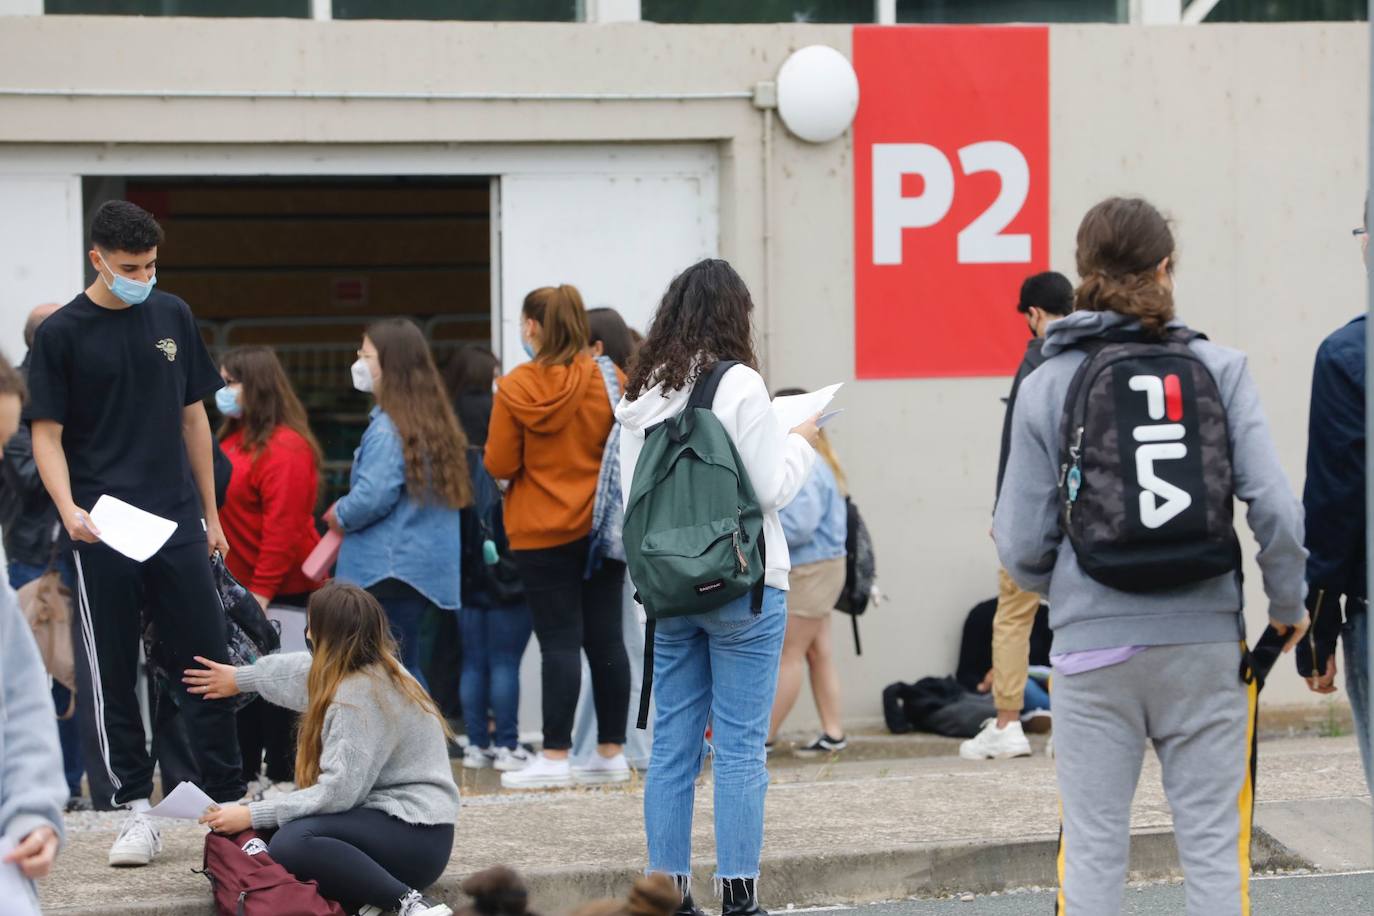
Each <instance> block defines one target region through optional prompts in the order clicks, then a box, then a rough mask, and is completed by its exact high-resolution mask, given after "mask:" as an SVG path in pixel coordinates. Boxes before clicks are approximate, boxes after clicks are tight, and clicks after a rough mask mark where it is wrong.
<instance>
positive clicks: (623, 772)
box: [572, 754, 630, 786]
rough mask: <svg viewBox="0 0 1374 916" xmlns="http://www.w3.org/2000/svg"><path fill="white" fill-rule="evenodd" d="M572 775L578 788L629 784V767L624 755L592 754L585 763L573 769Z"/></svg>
mask: <svg viewBox="0 0 1374 916" xmlns="http://www.w3.org/2000/svg"><path fill="white" fill-rule="evenodd" d="M572 774H573V779H574V780H575V781H576V782H577V784H578V785H579V786H605V785H610V784H612V783H617V782H629V781H630V765H629V764H628V763H626V762H625V755H624V754H616V755H615V756H614V757H602V756H601V755H600V754H593V755H592V756H591V759H590V760H588V761H587V762H586V763H584V764H581V765H580V766H575V767H573V768H572Z"/></svg>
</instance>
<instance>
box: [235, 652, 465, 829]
mask: <svg viewBox="0 0 1374 916" xmlns="http://www.w3.org/2000/svg"><path fill="white" fill-rule="evenodd" d="M309 673H310V655H309V654H307V653H305V652H292V653H288V654H285V655H269V656H267V657H266V658H263V659H261V660H259V661H258V663H257V664H255V665H249V666H247V667H244V668H239V669H237V678H238V687H239V690H241V691H243V692H245V693H248V692H252V693H256V694H258V695H259V696H261V697H262V698H263V699H264V700H267V701H268V702H270V703H272V704H274V705H276V706H284V707H286V708H287V709H294V710H296V711H297V712H303V711H304V710H305V708H306V678H307V676H308V675H309ZM248 807H249V810H251V811H252V813H253V826H254V828H257V829H260V830H261V829H267V828H271V827H278V826H280V825H282V824H285V823H287V822H288V821H294V820H297V819H298V818H302V817H310V816H311V815H315V814H337V813H339V812H342V811H350V810H352V809H354V808H375V809H377V810H378V811H382V812H384V813H386V814H390V815H391V816H392V817H396V818H399V819H400V820H403V821H405V822H406V823H408V824H452V823H453V822H454V821H455V820H456V819H457V817H458V786H457V785H455V784H454V782H453V769H452V766H451V764H450V763H449V758H448V746H447V743H446V742H445V740H444V731H443V727H442V726H441V725H440V724H439V720H438V719H436V718H435V717H434V716H432V715H431V714H429V713H428V712H426V711H425V710H423V709H421V708H420V707H418V706H416V705H415V704H414V703H413V702H411V701H410V700H409V699H408V698H406V697H405V696H404V695H403V694H401V693H400V692H399V691H397V690H396V689H395V688H394V687H392V686H391V684H390V683H389V682H388V681H387V680H385V679H384V678H382V677H379V676H375V675H373V674H371V673H369V672H366V671H362V672H358V673H355V674H351V675H349V676H348V677H346V678H344V680H343V681H342V682H341V683H340V684H339V689H338V692H337V693H336V694H335V696H334V701H333V702H332V703H331V704H330V705H329V710H328V711H327V712H326V713H325V715H324V732H323V735H322V739H321V742H320V778H319V781H317V782H316V783H315V784H314V785H313V786H310V787H309V788H308V789H299V790H297V791H295V792H292V793H291V794H289V795H286V796H284V797H282V798H278V799H273V800H271V801H260V802H253V803H252V804H251V805H249V806H248Z"/></svg>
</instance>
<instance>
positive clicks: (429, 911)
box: [396, 891, 453, 916]
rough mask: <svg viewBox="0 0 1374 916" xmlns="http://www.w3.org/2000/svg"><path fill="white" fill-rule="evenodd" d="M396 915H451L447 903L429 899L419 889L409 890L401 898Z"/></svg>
mask: <svg viewBox="0 0 1374 916" xmlns="http://www.w3.org/2000/svg"><path fill="white" fill-rule="evenodd" d="M396 916H453V910H451V909H449V907H448V904H446V903H439V902H437V901H434V900H430V899H429V898H428V897H425V896H424V895H422V894H421V893H420V892H419V891H411V892H410V893H408V894H406V895H405V896H404V897H402V898H401V905H400V908H399V909H397V910H396Z"/></svg>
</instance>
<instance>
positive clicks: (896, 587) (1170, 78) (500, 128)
mask: <svg viewBox="0 0 1374 916" xmlns="http://www.w3.org/2000/svg"><path fill="white" fill-rule="evenodd" d="M814 43H824V44H829V45H832V46H834V47H836V48H838V49H839V50H841V51H842V52H844V53H846V54H847V53H849V50H850V30H849V29H848V28H847V27H842V26H790V25H783V26H748V27H739V26H728V27H661V26H653V25H648V24H629V25H606V26H595V25H517V24H495V25H484V24H461V23H403V22H398V23H323V24H320V23H310V22H294V21H281V20H277V21H272V22H271V23H263V22H254V21H238V20H235V21H216V22H208V21H193V20H168V19H160V20H144V21H134V20H121V19H81V18H66V17H63V18H60V19H59V18H55V17H54V18H47V19H17V20H11V21H7V22H6V23H5V24H4V27H3V28H0V86H6V87H12V86H35V87H81V88H88V87H110V86H121V87H145V88H160V87H178V88H183V89H185V88H212V89H249V88H260V89H329V90H339V89H359V90H369V91H376V90H381V89H400V90H451V91H478V90H499V91H503V92H510V91H564V92H589V91H614V92H627V91H629V92H648V91H659V92H673V91H680V90H683V91H692V92H702V91H711V90H721V91H739V90H747V89H749V88H750V87H751V86H752V85H753V84H754V83H755V82H757V81H759V80H766V79H771V78H773V76H774V75H775V73H776V71H777V68H778V66H779V65H780V64H781V63H782V61H783V60H784V59H785V58H786V56H787V54H788V53H789V52H790V51H791V50H794V49H796V48H798V47H801V46H804V45H808V44H814ZM112 49H114V50H113V51H112ZM1366 61H1367V42H1366V37H1365V29H1364V27H1363V26H1362V25H1283V26H1206V27H1200V28H1192V29H1190V28H1177V29H1140V28H1128V27H1116V26H1061V27H1054V28H1052V30H1051V83H1050V92H1051V106H1050V108H1051V155H1052V175H1051V185H1052V204H1051V207H1052V212H1051V244H1052V252H1053V255H1052V257H1053V266H1054V267H1055V268H1056V269H1058V270H1061V271H1064V272H1065V273H1068V274H1069V275H1070V276H1072V275H1073V270H1072V267H1073V237H1074V231H1075V229H1076V226H1077V221H1078V219H1079V217H1080V216H1081V214H1082V213H1083V211H1084V210H1085V209H1086V208H1087V207H1088V206H1090V205H1091V204H1092V203H1094V202H1095V201H1096V200H1098V199H1099V198H1101V197H1103V196H1105V195H1108V194H1113V193H1121V192H1135V193H1142V194H1145V195H1147V196H1149V197H1151V198H1152V199H1154V200H1155V201H1156V202H1157V203H1158V204H1160V205H1161V206H1162V207H1163V208H1165V209H1166V210H1168V211H1169V212H1170V213H1171V214H1172V215H1173V216H1174V217H1175V218H1176V220H1177V228H1178V237H1179V245H1180V256H1181V257H1180V269H1179V273H1178V288H1179V299H1180V303H1181V310H1182V313H1183V316H1184V317H1185V318H1187V319H1188V320H1189V321H1190V322H1191V323H1193V324H1194V325H1195V326H1197V327H1200V328H1202V329H1205V330H1206V331H1207V332H1209V333H1210V334H1211V336H1212V337H1213V339H1215V340H1217V341H1219V342H1222V343H1226V344H1231V345H1234V346H1238V347H1241V348H1243V349H1245V350H1247V351H1248V352H1249V353H1250V357H1251V366H1252V369H1253V371H1254V373H1255V375H1256V378H1257V380H1258V382H1259V385H1260V388H1261V391H1262V393H1263V396H1264V398H1265V402H1266V405H1267V407H1268V410H1269V414H1270V418H1271V421H1272V423H1273V427H1274V432H1275V437H1276V440H1277V442H1278V445H1279V449H1280V452H1281V456H1282V459H1283V463H1284V466H1285V467H1286V468H1287V470H1288V472H1289V474H1290V476H1291V479H1292V481H1293V484H1294V487H1295V488H1296V487H1299V486H1300V485H1301V479H1302V461H1303V449H1304V442H1305V425H1306V398H1307V387H1308V382H1309V374H1310V363H1311V357H1312V353H1313V351H1314V350H1315V347H1316V345H1317V343H1318V342H1319V341H1320V339H1321V337H1322V336H1323V335H1325V334H1326V333H1327V332H1328V331H1329V330H1330V329H1332V328H1334V327H1336V326H1337V325H1339V324H1340V323H1342V322H1343V321H1345V320H1346V319H1347V318H1348V317H1350V316H1352V315H1353V314H1355V313H1356V312H1357V311H1358V310H1360V309H1361V308H1362V307H1363V302H1364V299H1363V274H1362V271H1361V269H1360V261H1359V258H1358V248H1357V246H1356V245H1355V244H1354V243H1353V242H1352V240H1351V238H1350V235H1349V230H1350V228H1352V227H1353V226H1354V225H1356V220H1357V218H1358V212H1359V208H1360V204H1361V201H1362V198H1363V194H1364V189H1365V177H1364V167H1365V165H1364V164H1365V152H1364V150H1365V144H1366V124H1365V117H1364V114H1365V112H1366V110H1367V108H1366V97H1367V86H1366V78H1367V72H1368V71H1367V67H1366ZM762 130H763V118H762V116H761V115H760V113H759V112H758V111H756V110H755V109H753V108H752V107H751V106H750V104H749V103H748V101H747V100H733V99H732V100H716V101H662V102H627V101H615V102H612V101H607V102H530V101H520V102H511V101H504V102H503V101H485V102H449V101H446V102H424V101H414V102H410V101H407V102H395V101H392V102H369V101H364V102H359V101H304V100H258V101H249V100H195V101H192V100H162V99H142V100H127V99H125V100H120V99H91V98H78V99H25V98H16V97H13V96H6V95H4V94H3V93H0V175H3V174H4V173H5V172H6V171H7V170H9V169H10V168H11V166H13V167H14V168H18V167H19V166H18V165H15V164H16V163H20V162H21V161H22V162H24V163H26V164H25V165H24V166H23V168H25V169H28V170H30V171H32V170H33V169H35V168H36V166H35V165H34V163H35V162H36V161H42V160H43V159H44V158H45V157H51V156H56V155H57V154H58V153H60V152H63V151H65V152H66V153H71V154H79V155H84V156H91V157H95V156H99V155H102V153H101V151H100V147H98V146H91V145H90V144H103V143H117V144H157V145H161V144H262V143H265V144H283V143H284V144H291V145H293V146H294V145H297V144H329V143H350V144H412V143H440V144H472V143H538V144H542V143H558V142H597V143H606V142H616V143H619V142H648V141H653V142H662V141H674V140H691V141H703V140H705V141H711V142H715V143H717V144H719V148H720V151H721V171H720V176H721V177H720V182H721V188H720V250H721V252H722V254H723V255H724V256H725V257H727V258H730V259H731V260H732V261H733V262H734V263H735V264H736V265H737V266H738V267H739V269H740V270H741V272H742V273H743V274H744V276H745V278H746V279H747V280H748V281H749V282H750V283H751V285H752V287H753V288H754V289H755V291H756V293H757V294H758V298H759V300H760V312H761V315H762V316H763V317H764V322H763V323H764V328H763V330H764V333H765V340H766V345H765V349H766V352H767V354H768V358H769V370H770V371H769V375H770V381H771V382H772V383H773V384H774V385H792V384H801V385H808V386H811V385H820V384H824V383H827V382H831V381H835V380H841V379H843V380H850V379H852V375H853V355H852V352H853V306H854V303H853V227H852V222H853V215H852V206H853V176H852V158H853V150H852V148H851V143H850V141H849V139H848V138H847V137H846V138H845V139H842V140H839V141H836V142H833V143H830V144H826V145H822V146H813V145H809V144H804V143H800V142H797V141H795V140H793V139H792V138H791V137H789V136H788V135H787V134H786V132H785V131H784V130H783V129H782V128H781V127H780V126H775V128H774V133H773V135H772V138H773V141H774V142H773V161H772V167H771V169H769V170H768V171H767V172H766V173H765V172H764V169H763V133H762ZM35 144H40V146H35ZM52 144H58V145H60V146H52ZM161 148H162V149H163V150H164V151H165V150H166V149H167V148H166V147H161ZM136 149H137V148H136V147H135V150H136ZM454 149H455V150H461V149H462V147H461V146H455V147H454ZM550 154H551V155H556V154H557V151H556V150H554V151H551V152H550ZM64 161H65V160H64ZM765 183H767V185H768V186H769V187H770V188H771V199H772V203H771V221H770V225H771V227H772V232H771V246H766V245H765V242H764V224H765V221H764V208H765V195H764V186H765ZM3 206H4V204H3V202H0V208H3ZM0 212H3V210H2V209H0ZM766 247H771V251H772V254H773V259H774V261H773V264H772V267H771V269H769V268H768V267H767V266H766V262H765V249H766ZM667 279H668V278H667V277H664V281H665V283H666V281H667ZM770 281H771V282H770ZM59 292H62V291H58V290H55V291H54V295H56V294H58V293H59ZM1011 296H1012V291H1010V290H1009V291H1008V300H1009V301H1010V299H1011ZM23 307H26V306H24V305H19V304H15V303H7V304H4V305H3V308H5V309H15V308H23ZM1006 387H1007V380H1006V379H961V380H947V381H945V380H924V381H884V382H862V383H856V384H852V385H851V386H849V387H848V389H847V390H846V391H845V392H844V393H843V394H842V399H843V406H846V407H847V408H848V409H849V410H848V413H847V414H846V415H845V418H844V420H843V421H842V422H840V423H838V424H837V425H836V427H835V429H834V435H835V438H836V440H837V444H838V447H839V450H840V452H841V455H842V457H843V458H844V460H845V462H846V465H847V468H848V471H849V474H850V477H851V479H852V480H853V483H854V489H855V495H856V497H857V498H858V500H859V501H860V504H861V505H862V506H863V507H864V509H865V514H866V516H867V517H868V520H869V524H870V527H871V528H872V530H873V534H874V537H875V540H876V544H877V550H878V562H879V569H880V572H881V579H882V584H883V587H884V589H885V591H887V592H888V593H889V594H890V595H891V597H892V601H891V603H890V604H887V605H885V606H884V607H882V608H879V609H878V610H876V611H875V612H873V613H872V614H871V615H870V617H868V618H867V619H866V620H865V636H866V639H865V643H866V646H867V652H866V654H865V655H864V656H863V658H862V659H858V660H856V659H854V658H853V650H852V648H851V646H850V644H849V639H848V634H847V629H846V627H847V621H843V620H838V621H836V624H835V638H836V646H837V649H838V653H839V656H840V659H841V664H842V665H843V669H844V678H845V682H846V704H847V708H848V710H849V712H850V714H851V715H852V716H855V717H859V716H863V717H872V716H876V715H877V713H878V694H879V691H880V689H881V687H882V686H883V685H884V684H886V683H888V682H890V681H892V680H895V679H899V678H900V679H907V680H909V679H914V678H916V677H919V676H922V675H926V674H943V673H946V672H948V671H949V670H951V668H952V666H953V662H954V655H955V650H956V648H957V642H958V636H959V630H960V626H961V624H962V620H963V615H964V612H965V611H966V610H967V609H968V608H969V607H970V606H971V605H972V604H974V603H975V602H976V601H978V600H980V599H982V598H985V597H987V596H989V595H991V594H992V593H993V591H994V588H995V577H994V569H995V565H994V564H995V559H994V556H993V550H992V545H991V542H990V541H989V539H988V537H987V533H986V532H987V529H988V522H989V517H988V513H989V511H990V505H991V496H992V482H993V473H994V469H995V462H996V452H997V436H998V430H999V426H1000V422H1001V412H1002V406H1001V402H1000V398H1001V397H1002V396H1003V395H1004V394H1005V392H1006ZM1250 573H1251V574H1250V577H1249V579H1250V582H1251V587H1250V604H1251V610H1250V614H1249V616H1250V618H1251V623H1252V627H1254V628H1255V629H1254V630H1253V632H1258V626H1259V624H1260V622H1261V621H1262V619H1263V617H1264V605H1263V600H1262V593H1261V591H1260V589H1259V585H1258V575H1257V573H1256V571H1255V570H1253V569H1251V570H1250ZM1286 664H1287V663H1286V662H1285V666H1286ZM1267 696H1268V698H1269V701H1270V702H1274V701H1276V700H1277V701H1303V700H1306V699H1307V697H1308V694H1307V693H1306V690H1305V688H1302V687H1301V685H1300V684H1299V683H1298V682H1297V680H1296V678H1294V677H1292V676H1291V674H1287V673H1285V674H1284V675H1283V676H1280V677H1278V678H1276V679H1275V680H1274V682H1273V683H1272V685H1271V688H1270V690H1269V691H1268V694H1267ZM802 702H803V704H805V703H806V700H805V698H803V701H802ZM809 718H810V711H809V708H802V709H799V711H798V714H797V716H796V717H795V718H794V720H793V724H794V725H796V726H802V725H806V724H807V720H808V719H809Z"/></svg>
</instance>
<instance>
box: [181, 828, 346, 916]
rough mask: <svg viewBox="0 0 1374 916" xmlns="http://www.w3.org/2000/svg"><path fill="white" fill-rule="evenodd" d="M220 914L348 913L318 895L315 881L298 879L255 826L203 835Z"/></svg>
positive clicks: (207, 870)
mask: <svg viewBox="0 0 1374 916" xmlns="http://www.w3.org/2000/svg"><path fill="white" fill-rule="evenodd" d="M201 874H203V875H205V877H207V878H209V879H210V890H211V893H213V894H214V896H215V912H216V913H219V914H220V916H345V914H344V911H343V907H341V906H339V905H338V904H337V903H334V902H333V901H330V900H326V899H324V898H323V897H321V896H320V890H319V887H318V885H316V884H315V882H314V881H298V880H296V877H295V876H294V875H292V874H291V873H290V872H289V871H287V870H286V869H285V868H282V867H281V866H280V865H278V864H277V863H276V862H273V861H272V857H271V856H269V855H268V854H267V843H266V841H264V840H263V839H262V838H261V837H259V836H258V835H257V834H256V833H254V832H253V831H252V830H245V831H243V833H240V834H237V835H235V836H231V837H230V836H222V835H220V834H218V833H211V834H207V835H206V837H205V868H204V870H203V871H202V872H201Z"/></svg>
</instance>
